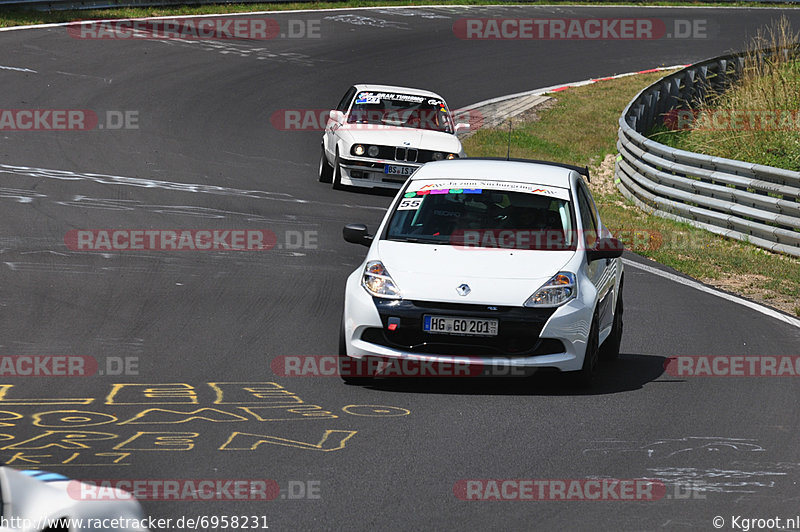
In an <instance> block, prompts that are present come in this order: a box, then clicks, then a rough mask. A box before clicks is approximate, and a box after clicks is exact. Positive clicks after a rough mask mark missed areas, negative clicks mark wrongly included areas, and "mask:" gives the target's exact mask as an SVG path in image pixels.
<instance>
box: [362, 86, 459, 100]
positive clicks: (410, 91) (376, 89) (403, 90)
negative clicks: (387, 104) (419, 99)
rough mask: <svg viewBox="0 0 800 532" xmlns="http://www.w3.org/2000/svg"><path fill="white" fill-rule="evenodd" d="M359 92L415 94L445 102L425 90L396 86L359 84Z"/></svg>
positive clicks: (433, 93)
mask: <svg viewBox="0 0 800 532" xmlns="http://www.w3.org/2000/svg"><path fill="white" fill-rule="evenodd" d="M355 88H356V90H357V91H359V92H360V91H370V92H399V93H402V94H414V95H416V96H427V97H430V98H439V99H440V100H444V98H442V97H441V96H439V95H438V94H436V93H435V92H431V91H426V90H424V89H412V88H411V87H398V86H396V85H369V84H359V85H355Z"/></svg>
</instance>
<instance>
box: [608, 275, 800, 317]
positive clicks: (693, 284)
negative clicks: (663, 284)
mask: <svg viewBox="0 0 800 532" xmlns="http://www.w3.org/2000/svg"><path fill="white" fill-rule="evenodd" d="M622 262H623V263H624V264H625V266H631V267H633V268H636V269H639V270H644V271H646V272H648V273H652V274H653V275H658V276H659V277H663V278H665V279H669V280H670V281H673V282H676V283H679V284H682V285H684V286H688V287H689V288H694V289H695V290H700V291H701V292H705V293H706V294H711V295H713V296H717V297H720V298H722V299H726V300H728V301H731V302H733V303H736V304H739V305H742V306H743V307H747V308H749V309H751V310H755V311H756V312H760V313H761V314H764V315H765V316H769V317H770V318H775V319H776V320H779V321H782V322H784V323H787V324H789V325H793V326H794V327H797V328H800V320H798V319H796V318H793V317H791V316H787V315H786V314H783V313H781V312H778V311H777V310H775V309H771V308H769V307H765V306H763V305H759V304H758V303H753V302H752V301H748V300H747V299H744V298H741V297H739V296H735V295H732V294H728V293H726V292H721V291H719V290H717V289H715V288H711V287H710V286H706V285H704V284H702V283H700V282H698V281H695V280H693V279H687V278H686V277H681V276H680V275H675V274H674V273H669V272H665V271H664V270H660V269H658V268H654V267H652V266H648V265H646V264H642V263H639V262H634V261H632V260H629V259H622Z"/></svg>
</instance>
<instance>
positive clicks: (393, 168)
mask: <svg viewBox="0 0 800 532" xmlns="http://www.w3.org/2000/svg"><path fill="white" fill-rule="evenodd" d="M416 169H417V168H416V166H398V165H396V164H387V165H386V168H384V170H383V173H384V174H388V175H401V176H409V175H411V174H413V173H414V170H416Z"/></svg>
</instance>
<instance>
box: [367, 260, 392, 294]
mask: <svg viewBox="0 0 800 532" xmlns="http://www.w3.org/2000/svg"><path fill="white" fill-rule="evenodd" d="M361 286H363V287H364V288H365V289H366V290H367V292H369V293H370V294H372V295H373V296H376V297H384V298H387V299H400V289H399V288H397V285H396V284H394V280H393V279H392V276H391V275H389V272H388V271H386V268H385V267H384V266H383V263H382V262H381V261H379V260H371V261H369V262H368V263H367V266H366V267H365V268H364V276H363V277H362V278H361Z"/></svg>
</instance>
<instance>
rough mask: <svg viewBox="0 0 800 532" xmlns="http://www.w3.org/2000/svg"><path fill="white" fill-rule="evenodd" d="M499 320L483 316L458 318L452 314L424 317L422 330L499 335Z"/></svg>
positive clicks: (473, 334) (440, 332)
mask: <svg viewBox="0 0 800 532" xmlns="http://www.w3.org/2000/svg"><path fill="white" fill-rule="evenodd" d="M497 324H498V321H497V320H490V319H483V318H456V317H451V316H428V315H425V316H423V317H422V330H423V331H426V332H430V333H439V334H463V335H467V336H497Z"/></svg>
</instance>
